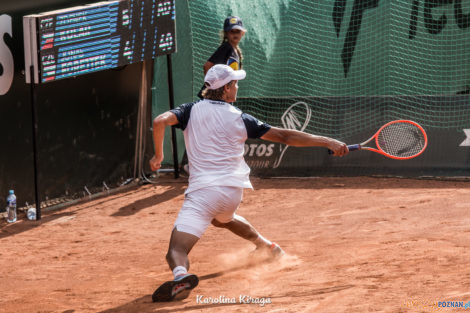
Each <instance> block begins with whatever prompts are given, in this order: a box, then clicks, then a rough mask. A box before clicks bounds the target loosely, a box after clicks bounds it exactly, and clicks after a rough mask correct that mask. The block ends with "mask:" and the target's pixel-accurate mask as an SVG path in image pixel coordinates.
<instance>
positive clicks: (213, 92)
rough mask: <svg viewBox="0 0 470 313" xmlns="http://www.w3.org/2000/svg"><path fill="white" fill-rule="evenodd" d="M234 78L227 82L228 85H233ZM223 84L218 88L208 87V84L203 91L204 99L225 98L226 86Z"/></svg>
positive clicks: (218, 99)
mask: <svg viewBox="0 0 470 313" xmlns="http://www.w3.org/2000/svg"><path fill="white" fill-rule="evenodd" d="M233 82H234V81H233V80H232V81H230V82H229V83H227V84H226V85H231V84H233ZM226 85H224V86H222V87H220V88H218V89H208V88H207V86H206V88H204V90H203V91H202V97H203V98H204V99H210V100H217V101H220V100H223V99H222V98H223V96H224V87H225V86H226Z"/></svg>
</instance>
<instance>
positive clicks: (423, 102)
mask: <svg viewBox="0 0 470 313" xmlns="http://www.w3.org/2000/svg"><path fill="white" fill-rule="evenodd" d="M179 6H180V7H181V8H183V9H182V10H178V3H177V12H184V13H183V14H180V15H178V13H177V30H178V38H177V45H178V53H176V54H175V55H174V59H175V60H177V64H178V65H177V66H179V67H180V69H181V70H182V71H184V75H181V77H182V79H181V80H179V81H177V82H175V85H178V83H180V84H181V85H184V86H187V87H188V88H190V89H191V91H192V94H191V95H188V94H187V93H185V95H184V96H183V95H182V94H179V93H178V92H176V93H175V99H176V103H177V104H181V103H184V102H191V101H195V100H196V99H197V97H196V94H197V93H198V92H199V90H200V88H201V86H202V83H203V70H202V66H203V64H204V63H205V62H206V61H207V59H208V58H209V57H210V55H211V54H212V53H213V52H214V51H215V50H216V49H217V47H218V46H219V45H220V43H221V39H220V36H219V34H220V31H221V29H222V25H223V21H224V19H225V18H226V17H227V16H229V15H237V16H239V17H241V19H242V20H243V23H244V26H245V28H246V29H247V32H246V34H245V36H244V38H243V39H242V40H241V43H240V47H241V49H242V51H243V56H244V58H243V69H245V70H246V71H247V78H246V79H245V80H242V81H240V82H239V91H238V101H237V102H236V103H235V104H236V105H237V106H239V107H240V108H241V109H242V110H243V111H244V112H247V113H250V114H253V115H254V116H256V117H258V118H260V119H263V120H264V121H266V122H268V123H269V124H271V125H273V126H278V127H283V128H294V129H299V130H304V131H307V132H309V133H315V134H321V135H326V136H333V137H335V138H337V139H340V140H343V141H345V142H348V143H355V142H351V141H352V140H360V139H364V138H362V137H363V136H365V135H372V134H373V132H374V131H375V130H376V129H377V128H378V127H379V126H380V125H382V124H383V123H385V122H388V121H391V120H394V119H410V120H414V121H416V122H418V123H420V124H421V125H422V126H423V127H425V128H426V129H427V130H428V131H430V132H431V136H430V149H431V148H432V149H436V150H435V151H439V150H442V149H443V147H442V146H441V147H439V146H435V147H433V145H438V144H439V140H441V139H442V138H446V136H453V137H455V139H454V140H455V142H456V144H455V145H454V144H453V146H452V148H455V149H461V150H459V151H461V152H462V153H463V150H462V149H463V148H461V147H459V143H460V142H462V141H463V140H464V139H465V136H464V130H465V129H469V128H470V1H469V0H453V1H452V0H450V1H449V0H406V1H404V0H388V1H386V0H325V1H311V0H269V1H267V0H251V1H239V0H237V1H235V0H224V1H221V0H220V1H219V0H217V1H205V0H204V1H203V0H190V1H182V2H179ZM183 28H184V29H185V31H184V32H181V29H183ZM188 28H189V29H188ZM183 54H185V57H182V55H183ZM188 54H190V55H191V56H190V57H189V56H188ZM161 63H162V62H160V64H161ZM161 68H164V67H161ZM165 70H166V69H165ZM158 71H161V69H160V68H159V67H158V66H157V72H158ZM188 82H190V83H191V84H192V85H191V86H188ZM157 98H158V97H157ZM155 101H156V102H157V108H159V109H161V108H162V107H165V106H166V105H167V104H166V103H165V102H164V101H163V102H162V101H160V100H158V99H156V100H155ZM440 130H443V131H451V132H452V133H449V132H446V133H445V134H442V133H439V134H438V136H439V138H440V139H439V140H437V138H435V137H433V136H432V135H433V134H432V132H433V131H440ZM443 140H444V142H443V144H447V143H449V142H450V141H449V140H445V139H443ZM181 142H182V141H181ZM260 149H261V148H260ZM261 150H262V149H261ZM261 150H260V151H261ZM289 151H290V150H289ZM465 151H466V150H465ZM428 153H430V152H428ZM465 153H466V152H465ZM167 155H169V154H167ZM292 158H293V160H294V159H295V158H297V157H292ZM467 158H468V157H467V156H464V155H462V160H463V159H467ZM284 160H286V158H284ZM297 160H300V158H297ZM351 160H353V157H348V159H347V160H346V161H344V164H343V165H345V166H347V165H348V164H347V163H348V162H350V165H351V164H353V163H354V162H353V161H351ZM298 162H300V163H301V161H298ZM291 163H292V164H293V163H294V161H292V162H291ZM431 163H432V162H431ZM443 163H444V161H442V162H441V161H439V164H441V165H442V164H443ZM400 164H404V163H400ZM407 164H410V163H407ZM280 166H282V163H281V165H280ZM335 166H336V165H335ZM442 167H445V165H442ZM252 168H253V166H252Z"/></svg>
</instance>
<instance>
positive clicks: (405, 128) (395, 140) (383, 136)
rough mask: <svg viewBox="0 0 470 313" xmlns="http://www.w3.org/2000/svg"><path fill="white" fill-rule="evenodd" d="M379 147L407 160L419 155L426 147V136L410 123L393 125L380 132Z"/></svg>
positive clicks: (378, 137)
mask: <svg viewBox="0 0 470 313" xmlns="http://www.w3.org/2000/svg"><path fill="white" fill-rule="evenodd" d="M377 145H378V146H379V148H380V149H382V150H383V151H384V152H385V153H387V154H389V155H392V156H395V157H400V158H406V157H411V156H415V155H417V154H419V153H420V152H421V151H422V150H423V149H424V147H425V145H426V139H425V135H424V134H423V132H422V131H421V129H419V128H418V127H417V126H415V125H413V124H410V123H404V122H403V123H393V124H390V125H388V126H386V127H384V129H382V130H381V131H380V133H379V134H378V136H377Z"/></svg>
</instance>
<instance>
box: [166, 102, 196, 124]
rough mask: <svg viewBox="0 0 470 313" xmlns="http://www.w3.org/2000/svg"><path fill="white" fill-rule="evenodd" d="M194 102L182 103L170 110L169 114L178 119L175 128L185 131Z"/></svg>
mask: <svg viewBox="0 0 470 313" xmlns="http://www.w3.org/2000/svg"><path fill="white" fill-rule="evenodd" d="M194 103H195V102H191V103H184V104H182V105H180V106H179V107H177V108H175V109H172V110H170V112H171V113H173V114H175V115H176V118H177V119H178V124H176V125H175V127H176V128H181V129H182V130H185V129H186V126H188V122H189V117H190V115H191V109H192V108H193V105H194Z"/></svg>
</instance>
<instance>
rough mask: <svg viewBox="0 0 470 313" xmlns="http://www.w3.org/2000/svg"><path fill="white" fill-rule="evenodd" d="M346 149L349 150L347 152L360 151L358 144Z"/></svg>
mask: <svg viewBox="0 0 470 313" xmlns="http://www.w3.org/2000/svg"><path fill="white" fill-rule="evenodd" d="M348 149H349V151H356V150H361V145H360V144H357V145H349V146H348Z"/></svg>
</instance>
